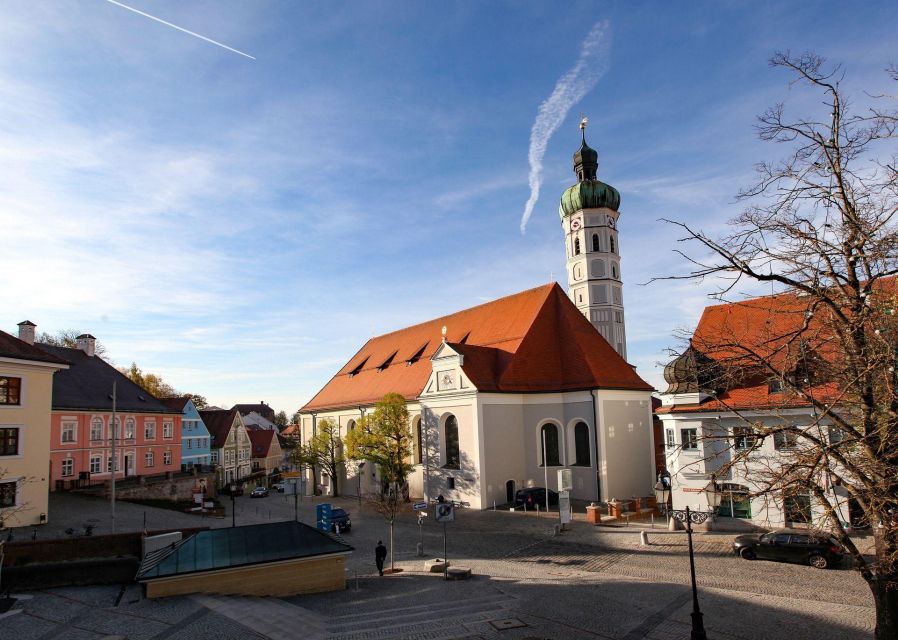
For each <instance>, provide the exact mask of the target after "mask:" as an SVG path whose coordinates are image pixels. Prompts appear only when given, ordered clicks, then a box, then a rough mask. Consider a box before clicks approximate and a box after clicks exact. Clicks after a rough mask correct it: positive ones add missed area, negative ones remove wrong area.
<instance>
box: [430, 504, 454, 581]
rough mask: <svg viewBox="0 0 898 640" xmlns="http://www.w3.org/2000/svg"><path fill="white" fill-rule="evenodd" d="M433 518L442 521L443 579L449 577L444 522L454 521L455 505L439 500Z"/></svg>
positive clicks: (447, 546) (447, 547)
mask: <svg viewBox="0 0 898 640" xmlns="http://www.w3.org/2000/svg"><path fill="white" fill-rule="evenodd" d="M434 511H435V513H434V516H433V519H434V520H436V521H437V522H442V523H443V565H444V567H443V579H444V580H448V579H449V558H448V557H447V556H448V554H449V552H448V549H449V545H448V543H447V542H446V523H447V522H454V521H455V507H454V506H453V505H452V503H451V502H439V503H437V504H436V508H435V509H434Z"/></svg>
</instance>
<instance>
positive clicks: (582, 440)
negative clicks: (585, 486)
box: [574, 422, 589, 467]
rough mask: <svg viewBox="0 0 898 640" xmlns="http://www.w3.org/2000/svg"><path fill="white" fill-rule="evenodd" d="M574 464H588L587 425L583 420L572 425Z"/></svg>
mask: <svg viewBox="0 0 898 640" xmlns="http://www.w3.org/2000/svg"><path fill="white" fill-rule="evenodd" d="M574 453H575V458H576V460H575V461H574V464H575V465H577V466H578V467H588V466H589V427H588V426H587V425H586V423H585V422H578V423H577V424H576V425H574Z"/></svg>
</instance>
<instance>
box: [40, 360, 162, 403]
mask: <svg viewBox="0 0 898 640" xmlns="http://www.w3.org/2000/svg"><path fill="white" fill-rule="evenodd" d="M38 346H39V347H40V348H41V349H42V350H43V351H45V352H46V353H48V354H50V355H52V356H54V357H56V358H61V359H63V360H65V361H67V362H68V363H69V365H70V366H69V368H68V369H64V370H62V371H58V372H57V373H56V374H54V376H53V408H54V409H76V410H92V411H112V383H113V381H114V382H115V383H116V390H115V394H116V410H117V411H129V412H133V413H180V411H175V410H173V409H170V408H169V407H166V406H165V405H164V404H162V403H161V402H159V401H158V400H157V399H156V398H154V397H153V396H152V395H150V394H149V393H147V392H146V391H144V390H143V389H141V388H140V387H139V386H138V385H136V384H135V383H133V382H131V380H130V379H129V378H128V376H126V375H124V374H123V373H122V372H121V371H119V370H118V369H116V368H115V367H113V366H112V365H110V364H109V363H108V362H106V361H105V360H103V358H100V357H99V356H88V355H87V354H86V353H84V352H83V351H82V350H81V349H70V348H69V347H51V346H50V345H47V344H39V345H38Z"/></svg>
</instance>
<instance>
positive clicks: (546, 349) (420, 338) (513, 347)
mask: <svg viewBox="0 0 898 640" xmlns="http://www.w3.org/2000/svg"><path fill="white" fill-rule="evenodd" d="M444 326H445V327H446V329H447V335H446V340H447V342H448V345H449V346H450V347H451V348H452V349H454V350H455V351H457V352H459V353H461V354H463V355H464V364H463V365H462V369H463V370H464V372H465V375H467V376H468V378H470V380H471V382H472V383H473V384H474V386H475V387H476V388H477V389H478V390H480V391H493V392H503V393H521V392H524V393H526V392H559V391H575V390H582V389H634V390H645V391H649V390H651V389H652V387H651V386H650V385H649V384H648V383H647V382H645V381H644V380H643V379H642V378H640V377H639V375H637V373H636V371H635V370H634V369H633V367H632V366H630V365H629V364H627V362H626V361H625V360H624V359H623V358H621V357H620V355H618V353H617V352H616V351H615V350H614V349H613V348H612V347H611V345H609V344H608V342H607V341H606V340H605V339H604V338H603V337H602V335H601V334H600V333H599V332H598V331H597V330H596V328H595V327H593V326H592V324H591V323H590V322H589V320H587V319H586V318H585V317H584V315H583V314H582V313H581V312H580V311H578V310H577V307H575V306H574V303H572V302H571V301H570V299H569V298H568V297H567V294H566V293H564V291H563V290H562V289H561V287H559V286H558V285H557V284H549V285H544V286H542V287H537V288H535V289H529V290H527V291H522V292H520V293H516V294H514V295H511V296H507V297H505V298H500V299H498V300H494V301H492V302H488V303H486V304H482V305H479V306H477V307H472V308H470V309H465V310H464V311H459V312H457V313H453V314H451V315H448V316H444V317H442V318H436V319H434V320H430V321H429V322H424V323H422V324H418V325H414V326H411V327H407V328H405V329H401V330H399V331H394V332H393V333H388V334H386V335H382V336H378V337H376V338H372V339H371V340H369V341H368V342H367V343H365V345H364V346H363V347H362V348H361V349H360V350H359V351H358V353H356V354H355V355H354V356H353V357H352V358H351V359H350V360H349V362H347V363H346V365H345V366H344V367H343V368H342V369H340V371H338V372H337V374H336V375H335V376H334V377H333V378H332V379H331V380H330V382H328V383H327V384H326V385H325V386H324V388H323V389H322V390H321V391H319V392H318V393H317V394H316V395H315V397H314V398H312V399H311V400H310V401H309V403H308V404H306V406H304V407H303V409H302V410H303V411H312V410H324V409H337V408H342V407H358V406H359V405H368V404H373V403H375V402H377V401H378V400H380V399H381V398H382V397H383V396H384V394H386V393H389V392H395V393H399V394H400V395H402V396H403V397H404V398H405V399H406V400H412V399H414V398H417V397H418V396H419V395H420V394H421V393H422V391H423V390H424V385H425V384H426V383H427V380H428V378H429V376H430V374H431V372H432V371H433V367H432V365H431V361H430V358H431V357H432V356H433V355H434V354H435V353H436V351H437V349H439V348H440V346H441V345H442V338H441V329H442V327H444ZM385 364H386V366H384V365H385Z"/></svg>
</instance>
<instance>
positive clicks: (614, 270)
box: [611, 264, 617, 278]
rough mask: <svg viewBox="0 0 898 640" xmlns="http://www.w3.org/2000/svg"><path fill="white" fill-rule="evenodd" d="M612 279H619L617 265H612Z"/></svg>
mask: <svg viewBox="0 0 898 640" xmlns="http://www.w3.org/2000/svg"><path fill="white" fill-rule="evenodd" d="M611 277H612V278H617V265H616V264H612V265H611Z"/></svg>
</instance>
